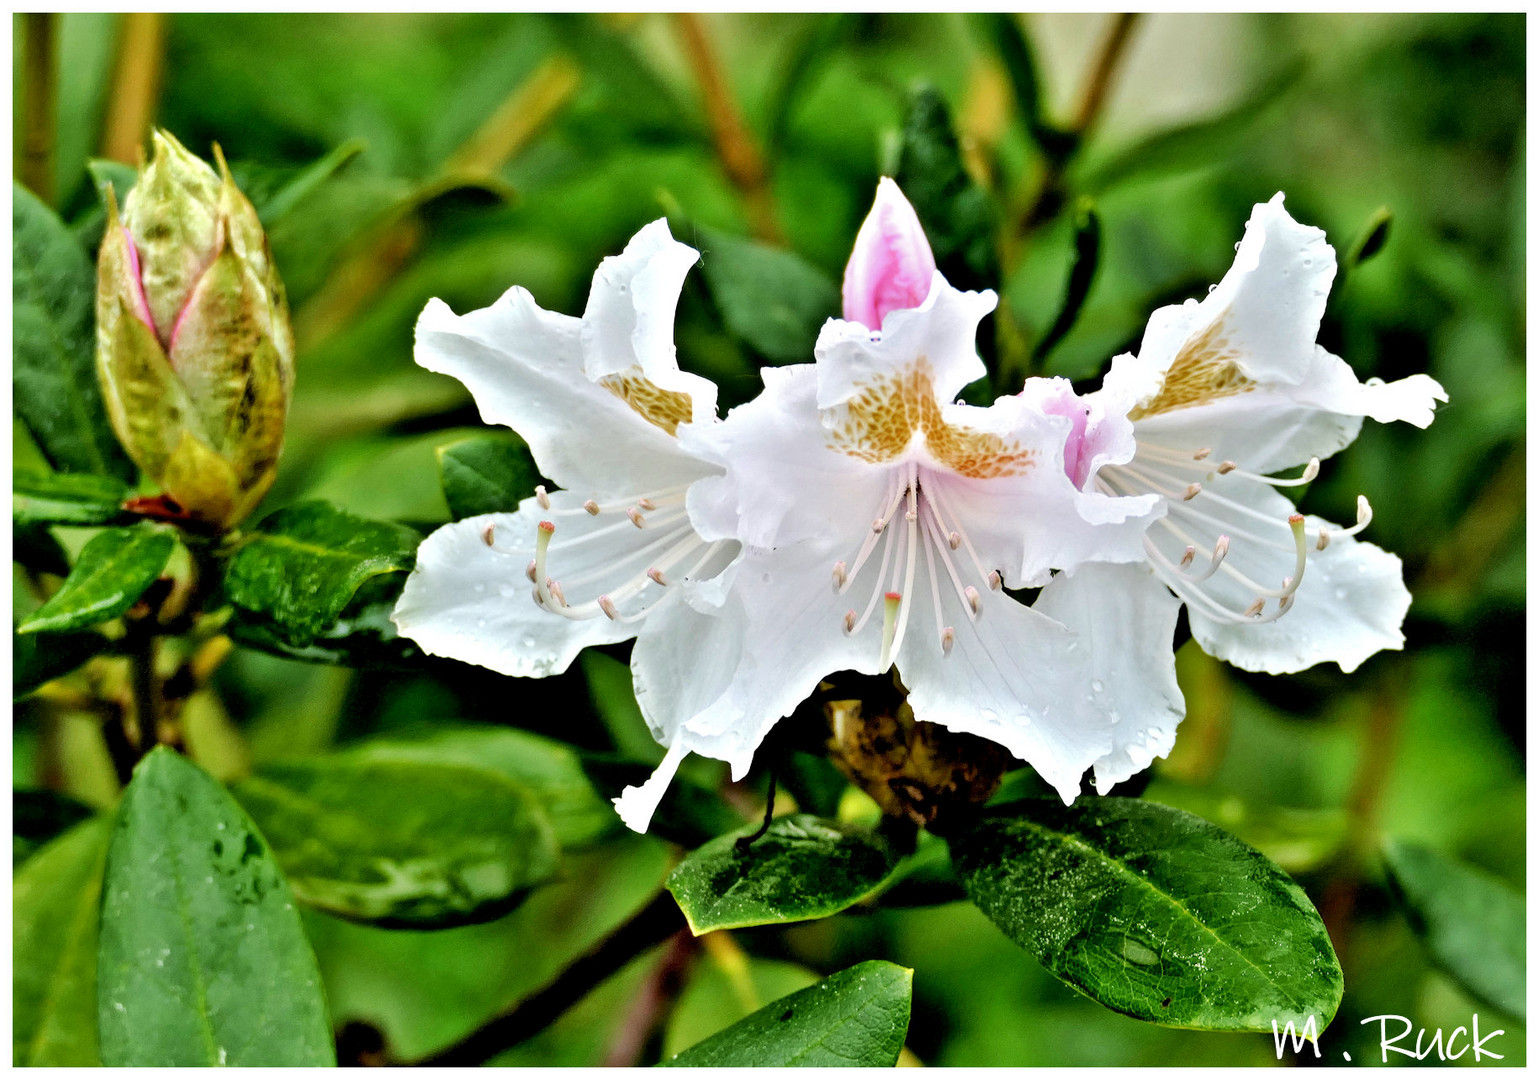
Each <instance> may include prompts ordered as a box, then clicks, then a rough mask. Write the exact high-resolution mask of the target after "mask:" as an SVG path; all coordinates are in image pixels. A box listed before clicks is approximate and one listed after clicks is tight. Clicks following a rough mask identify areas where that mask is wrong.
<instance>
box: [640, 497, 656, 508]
mask: <svg viewBox="0 0 1539 1080" xmlns="http://www.w3.org/2000/svg"><path fill="white" fill-rule="evenodd" d="M636 505H637V506H639V507H641V509H643V510H656V509H657V504H656V503H655V502H653V501H652V500H651V499H637V500H636Z"/></svg>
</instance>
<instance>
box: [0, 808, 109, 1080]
mask: <svg viewBox="0 0 1539 1080" xmlns="http://www.w3.org/2000/svg"><path fill="white" fill-rule="evenodd" d="M110 833H111V819H110V818H108V817H106V816H105V815H104V816H102V817H98V818H93V819H90V820H88V821H84V822H81V823H80V824H78V825H76V826H75V827H74V828H72V829H70V831H69V832H67V833H65V834H64V835H62V836H60V837H59V838H58V839H56V840H54V841H53V842H52V843H50V844H48V845H47V846H46V847H44V848H43V849H42V850H40V851H38V853H37V854H36V855H34V856H32V858H30V859H28V860H27V861H26V862H25V863H24V864H23V865H22V866H21V867H20V868H19V869H18V870H17V871H16V877H15V880H14V882H13V885H12V891H11V919H12V922H11V966H12V972H13V979H14V983H13V986H12V994H11V1038H12V1047H11V1054H12V1064H15V1065H100V1064H101V1058H100V1054H99V1053H98V1050H97V1042H96V943H97V926H98V912H99V904H100V902H101V890H102V865H103V863H104V861H105V859H106V855H107V839H108V837H109V835H110Z"/></svg>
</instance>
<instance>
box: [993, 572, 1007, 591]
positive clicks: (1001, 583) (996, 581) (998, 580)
mask: <svg viewBox="0 0 1539 1080" xmlns="http://www.w3.org/2000/svg"><path fill="white" fill-rule="evenodd" d="M1004 587H1005V579H1004V578H1002V577H1000V575H999V571H998V570H990V571H989V588H990V589H992V590H994V591H995V592H998V591H999V590H1000V589H1002V588H1004Z"/></svg>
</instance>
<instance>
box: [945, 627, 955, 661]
mask: <svg viewBox="0 0 1539 1080" xmlns="http://www.w3.org/2000/svg"><path fill="white" fill-rule="evenodd" d="M956 643H957V632H956V631H955V630H954V629H952V628H951V627H949V626H948V627H946V628H945V629H944V630H942V631H941V653H942V654H943V655H945V656H950V655H951V647H952V646H953V645H955V644H956Z"/></svg>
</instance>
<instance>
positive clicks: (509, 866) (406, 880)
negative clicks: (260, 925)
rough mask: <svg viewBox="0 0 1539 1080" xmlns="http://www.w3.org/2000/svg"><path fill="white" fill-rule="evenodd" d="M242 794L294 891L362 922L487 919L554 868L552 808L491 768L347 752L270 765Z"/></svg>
mask: <svg viewBox="0 0 1539 1080" xmlns="http://www.w3.org/2000/svg"><path fill="white" fill-rule="evenodd" d="M234 793H235V796H236V798H237V799H238V800H239V801H240V803H241V805H242V806H243V807H245V809H246V811H247V812H248V813H250V814H251V816H252V818H253V819H255V821H256V822H257V825H258V826H259V827H260V828H261V830H262V833H263V835H264V836H266V837H267V838H268V842H269V843H270V844H271V845H272V850H273V856H274V858H276V859H277V861H278V865H279V866H281V867H282V868H283V871H284V874H285V875H286V876H287V877H288V880H289V884H290V885H291V886H292V887H293V889H294V895H296V896H297V897H299V899H300V900H302V901H304V902H305V903H307V904H310V905H312V906H314V907H318V908H321V909H322V910H324V911H329V912H331V913H332V914H334V915H341V916H343V917H345V918H349V919H355V920H358V921H360V922H370V923H375V924H378V925H380V926H397V927H416V928H419V929H421V928H440V927H447V926H462V925H466V924H469V923H477V922H486V921H487V920H489V919H494V918H497V917H498V916H501V915H503V914H505V913H507V912H508V911H509V910H511V909H512V908H513V907H515V906H516V905H517V903H518V902H519V900H521V899H522V898H523V897H524V895H525V894H526V893H527V892H528V891H529V889H531V888H532V887H534V886H535V885H539V884H541V883H543V882H545V881H548V880H549V879H550V878H551V877H552V876H553V874H554V873H555V870H556V861H557V857H558V850H557V847H556V839H555V834H554V832H553V831H552V829H551V826H550V822H549V821H548V820H547V819H546V817H545V814H544V813H543V811H541V809H540V808H539V806H538V804H537V803H536V802H535V800H534V799H533V798H532V797H531V795H530V793H529V792H528V791H527V790H526V789H524V788H523V787H522V786H520V785H518V784H516V783H515V782H513V781H511V780H509V779H508V778H507V777H505V776H503V775H501V774H499V773H497V772H494V771H492V770H490V769H483V768H477V767H474V766H469V765H462V764H454V763H447V762H442V761H434V760H432V758H431V756H428V757H416V758H414V757H413V756H412V755H410V754H409V752H407V751H405V750H401V751H399V752H397V753H395V754H392V755H391V756H390V758H389V759H382V758H380V757H378V756H373V757H371V756H370V755H369V754H367V753H364V754H356V753H348V754H338V755H334V756H331V757H327V758H318V759H314V760H309V761H302V762H296V763H293V764H286V765H272V766H268V767H267V768H265V769H263V770H261V771H260V772H258V773H257V774H256V775H255V776H251V777H248V778H247V779H245V780H242V781H241V782H240V783H238V784H236V785H235V788H234Z"/></svg>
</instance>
